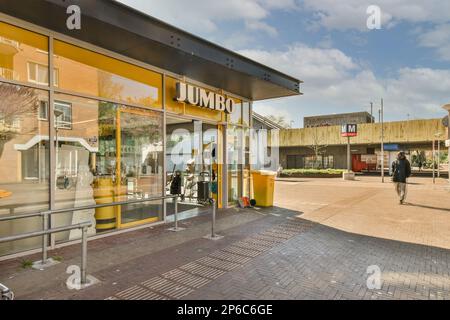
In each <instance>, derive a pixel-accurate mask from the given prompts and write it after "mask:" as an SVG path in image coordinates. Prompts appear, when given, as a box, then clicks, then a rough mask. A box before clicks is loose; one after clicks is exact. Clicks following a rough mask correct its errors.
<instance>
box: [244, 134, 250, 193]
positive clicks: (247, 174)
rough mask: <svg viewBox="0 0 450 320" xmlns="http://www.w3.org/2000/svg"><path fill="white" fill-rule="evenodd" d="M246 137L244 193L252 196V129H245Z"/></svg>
mask: <svg viewBox="0 0 450 320" xmlns="http://www.w3.org/2000/svg"><path fill="white" fill-rule="evenodd" d="M243 134H244V136H243V139H244V164H243V168H244V171H243V178H244V181H243V188H242V189H243V190H242V192H243V194H242V196H244V197H251V190H250V189H251V181H250V179H251V177H250V129H249V128H244V129H243Z"/></svg>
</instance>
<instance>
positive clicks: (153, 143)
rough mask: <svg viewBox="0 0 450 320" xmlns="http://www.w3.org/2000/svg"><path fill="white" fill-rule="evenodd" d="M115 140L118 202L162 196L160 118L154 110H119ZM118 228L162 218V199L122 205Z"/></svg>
mask: <svg viewBox="0 0 450 320" xmlns="http://www.w3.org/2000/svg"><path fill="white" fill-rule="evenodd" d="M119 112H120V115H119V119H120V120H119V121H120V130H118V132H117V140H118V153H119V156H118V158H119V159H118V160H119V161H118V168H117V179H118V181H117V186H118V189H119V190H118V194H119V199H118V200H119V201H129V200H143V199H148V198H152V197H157V196H161V194H162V190H163V187H162V172H163V142H162V141H163V139H162V130H161V128H162V121H161V116H160V115H159V114H157V113H155V112H153V111H147V110H139V109H135V108H129V107H122V108H121V109H120V111H119ZM119 211H120V219H119V223H120V225H119V226H120V227H130V226H133V225H138V224H142V223H150V222H155V221H158V220H161V219H162V200H158V201H149V202H145V203H143V204H141V203H140V204H128V205H122V206H121V208H120V209H119Z"/></svg>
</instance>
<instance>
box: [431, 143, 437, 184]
mask: <svg viewBox="0 0 450 320" xmlns="http://www.w3.org/2000/svg"><path fill="white" fill-rule="evenodd" d="M435 150H436V148H435V140H434V138H433V151H432V152H433V154H432V157H431V158H432V161H431V166H432V167H433V184H435V183H436V174H435V169H434V165H435V156H436V154H435Z"/></svg>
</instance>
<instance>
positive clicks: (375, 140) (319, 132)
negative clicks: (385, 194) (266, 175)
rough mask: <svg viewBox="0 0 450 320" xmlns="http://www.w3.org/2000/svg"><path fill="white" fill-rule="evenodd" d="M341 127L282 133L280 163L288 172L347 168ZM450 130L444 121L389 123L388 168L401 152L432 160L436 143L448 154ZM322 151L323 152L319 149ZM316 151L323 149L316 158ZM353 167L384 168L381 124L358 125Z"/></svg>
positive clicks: (386, 127)
mask: <svg viewBox="0 0 450 320" xmlns="http://www.w3.org/2000/svg"><path fill="white" fill-rule="evenodd" d="M340 130H341V127H340V126H328V127H313V128H303V129H287V130H281V131H280V163H281V166H282V167H283V168H285V169H295V168H311V167H313V166H318V167H321V168H336V169H345V168H346V167H347V153H346V152H347V138H343V137H341V131H340ZM447 130H448V129H447V128H446V127H444V125H443V124H442V120H441V119H429V120H411V121H397V122H387V123H385V124H384V149H385V156H384V164H385V168H389V167H390V163H392V161H394V159H395V156H396V154H397V153H398V151H400V150H402V151H405V152H406V153H407V154H408V155H409V156H410V157H411V156H412V155H414V154H415V153H417V152H421V151H423V152H425V153H428V158H430V157H431V155H430V151H431V150H432V146H433V141H435V146H436V149H437V148H438V147H437V146H438V140H439V144H440V149H441V151H442V152H446V150H445V143H444V142H445V139H446V137H447ZM318 147H319V148H318ZM313 149H320V152H319V155H318V157H316V155H315V152H314V151H313ZM351 152H352V167H353V170H354V171H356V172H360V171H365V170H369V171H375V170H379V169H380V168H381V123H365V124H359V125H358V136H357V137H353V138H351Z"/></svg>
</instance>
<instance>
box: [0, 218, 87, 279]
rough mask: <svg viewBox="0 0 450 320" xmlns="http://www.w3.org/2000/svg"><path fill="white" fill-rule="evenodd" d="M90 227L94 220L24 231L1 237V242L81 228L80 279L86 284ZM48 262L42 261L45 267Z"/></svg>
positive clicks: (41, 263)
mask: <svg viewBox="0 0 450 320" xmlns="http://www.w3.org/2000/svg"><path fill="white" fill-rule="evenodd" d="M90 227H92V222H90V221H87V222H82V223H77V224H74V225H70V226H64V227H58V228H53V229H47V230H43V231H34V232H27V233H23V234H19V235H14V236H8V237H3V238H0V243H4V242H11V241H17V240H23V239H28V238H34V237H39V236H48V235H49V234H53V233H59V232H64V231H70V230H75V229H81V230H82V237H81V238H82V240H81V268H80V269H81V270H80V271H81V279H80V283H81V285H85V284H86V283H87V271H86V269H87V232H88V228H90ZM47 262H48V261H47V259H45V260H42V261H40V265H41V266H43V267H44V266H45V264H46V263H47Z"/></svg>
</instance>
